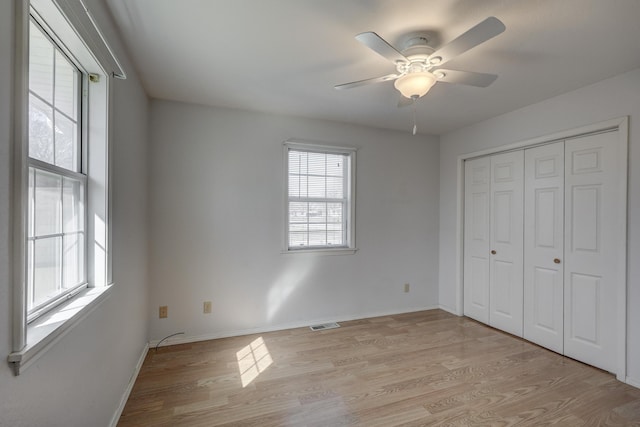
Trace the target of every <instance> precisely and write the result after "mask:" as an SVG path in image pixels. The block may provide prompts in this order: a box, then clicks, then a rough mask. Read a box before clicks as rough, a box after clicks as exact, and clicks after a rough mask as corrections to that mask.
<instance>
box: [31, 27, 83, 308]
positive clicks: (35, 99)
mask: <svg viewBox="0 0 640 427" xmlns="http://www.w3.org/2000/svg"><path fill="white" fill-rule="evenodd" d="M81 84H82V79H81V71H80V69H79V68H78V67H77V66H76V65H75V64H74V63H73V62H72V61H71V60H70V59H69V58H68V57H67V56H66V55H65V54H64V53H63V51H62V50H61V48H60V47H59V46H58V45H57V44H56V43H55V42H54V41H53V40H52V39H51V38H50V37H49V36H48V35H47V33H46V32H45V31H44V29H43V28H42V27H41V26H40V25H39V24H38V23H37V22H35V20H34V19H32V20H31V22H30V28H29V147H28V153H29V157H28V159H29V160H28V163H29V197H28V211H29V213H28V219H27V230H28V231H27V240H28V242H27V245H26V246H27V311H28V320H29V321H31V320H33V319H35V318H36V317H38V315H40V314H42V313H44V312H46V311H47V309H49V308H52V307H54V306H55V305H56V304H57V303H59V302H62V301H64V300H65V298H67V297H68V296H69V295H70V294H71V293H73V292H74V291H77V290H79V289H80V288H81V287H83V286H86V283H87V281H86V276H85V271H86V267H85V260H86V258H87V257H86V245H85V224H86V217H85V216H86V209H85V202H84V201H85V188H86V182H87V176H86V173H85V171H84V167H83V162H82V152H83V147H82V145H83V144H82V137H81V135H82V134H81V131H82V126H81V125H82V120H81V118H82V116H81V112H82V100H81V97H80V94H81V93H82V90H81Z"/></svg>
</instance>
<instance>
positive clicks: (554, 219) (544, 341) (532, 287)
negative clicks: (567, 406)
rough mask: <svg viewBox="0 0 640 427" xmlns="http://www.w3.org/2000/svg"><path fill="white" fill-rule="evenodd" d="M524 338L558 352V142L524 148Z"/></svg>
mask: <svg viewBox="0 0 640 427" xmlns="http://www.w3.org/2000/svg"><path fill="white" fill-rule="evenodd" d="M524 163H525V166H524V170H525V178H524V188H525V196H524V338H526V339H527V340H529V341H532V342H535V343H536V344H540V345H541V346H543V347H547V348H549V349H551V350H553V351H556V352H558V353H563V351H564V318H563V316H564V304H563V300H564V262H563V258H564V142H557V143H554V144H548V145H543V146H541V147H535V148H530V149H527V150H525V155H524Z"/></svg>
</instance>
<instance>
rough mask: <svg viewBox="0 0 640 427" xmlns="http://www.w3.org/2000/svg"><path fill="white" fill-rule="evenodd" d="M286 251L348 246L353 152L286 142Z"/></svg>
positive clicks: (351, 238)
mask: <svg viewBox="0 0 640 427" xmlns="http://www.w3.org/2000/svg"><path fill="white" fill-rule="evenodd" d="M285 147H286V161H287V178H286V179H287V226H286V246H287V250H301V249H331V248H351V247H352V244H353V236H352V230H353V215H352V213H353V207H352V205H351V203H352V196H353V194H352V193H353V189H352V181H353V178H352V171H353V159H354V158H355V152H354V151H353V150H351V149H336V148H333V147H322V146H315V145H311V144H308V145H300V144H296V145H292V144H286V145H285Z"/></svg>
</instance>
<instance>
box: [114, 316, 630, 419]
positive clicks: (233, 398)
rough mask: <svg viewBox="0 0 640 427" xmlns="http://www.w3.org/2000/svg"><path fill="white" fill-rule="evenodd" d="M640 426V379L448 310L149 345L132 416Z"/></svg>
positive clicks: (127, 414) (127, 413)
mask: <svg viewBox="0 0 640 427" xmlns="http://www.w3.org/2000/svg"><path fill="white" fill-rule="evenodd" d="M550 424H555V425H558V426H582V425H594V426H595V425H619V426H640V389H636V388H633V387H631V386H628V385H625V384H623V383H621V382H618V381H616V379H615V378H614V376H613V375H611V374H608V373H606V372H603V371H601V370H598V369H595V368H592V367H589V366H586V365H583V364H581V363H579V362H576V361H574V360H571V359H568V358H565V357H562V356H560V355H558V354H555V353H552V352H550V351H547V350H545V349H543V348H540V347H538V346H536V345H533V344H531V343H528V342H526V341H524V340H521V339H518V338H515V337H513V336H510V335H508V334H504V333H502V332H499V331H496V330H494V329H491V328H489V327H487V326H484V325H482V324H480V323H477V322H475V321H473V320H470V319H467V318H464V317H462V318H461V317H456V316H453V315H451V314H448V313H446V312H443V311H440V310H431V311H423V312H419V313H411V314H403V315H397V316H385V317H379V318H374V319H365V320H358V321H352V322H344V323H342V327H341V328H339V329H332V330H325V331H321V332H312V331H310V330H309V329H308V328H300V329H292V330H287V331H280V332H272V333H265V334H259V335H251V336H243V337H236V338H227V339H219V340H213V341H205V342H199V343H193V344H184V345H175V346H169V347H161V348H160V349H158V351H157V352H156V351H155V350H154V349H151V350H150V351H149V354H148V356H147V359H146V360H145V362H144V365H143V367H142V370H141V372H140V375H139V377H138V379H137V381H136V383H135V386H134V388H133V392H132V394H131V396H130V398H129V401H128V402H127V405H126V407H125V409H124V412H123V414H122V417H121V418H120V423H119V424H118V425H119V426H121V427H124V426H260V427H264V426H330V427H334V426H345V425H350V426H367V427H369V426H383V427H387V426H423V425H447V426H468V425H485V426H489V425H491V426H493V425H495V426H510V425H523V426H530V425H531V426H533V425H535V426H539V425H550Z"/></svg>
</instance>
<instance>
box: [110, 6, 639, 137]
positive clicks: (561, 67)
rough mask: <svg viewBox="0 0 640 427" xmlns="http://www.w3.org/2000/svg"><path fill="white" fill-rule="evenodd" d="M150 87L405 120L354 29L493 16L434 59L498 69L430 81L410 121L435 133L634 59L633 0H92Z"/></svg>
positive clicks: (353, 119) (258, 106) (298, 112)
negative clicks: (484, 37)
mask: <svg viewBox="0 0 640 427" xmlns="http://www.w3.org/2000/svg"><path fill="white" fill-rule="evenodd" d="M106 2H107V4H108V5H109V8H110V9H111V11H112V13H113V15H114V18H115V21H116V24H117V25H118V27H119V29H120V31H121V33H122V36H123V38H124V40H125V43H126V44H127V46H128V49H129V51H130V54H131V57H132V59H133V61H134V63H135V66H136V68H137V71H138V72H139V74H140V76H141V78H142V81H143V84H144V86H145V89H146V90H147V93H148V94H149V95H150V96H151V97H153V98H159V99H169V100H176V101H183V102H191V103H196V104H204V105H211V106H221V107H230V108H240V109H246V110H257V111H265V112H272V113H278V114H288V115H295V116H304V117H312V118H320V119H328V120H337V121H342V122H349V123H357V124H361V125H368V126H375V127H380V128H388V129H399V130H406V131H410V129H411V126H412V113H411V109H410V108H397V102H398V98H399V94H398V92H397V91H396V90H395V89H394V88H393V83H391V82H385V83H379V84H376V85H368V86H363V87H358V88H354V89H350V90H343V91H337V90H334V89H333V86H334V85H336V84H340V83H346V82H351V81H354V80H362V79H366V78H371V77H378V76H381V75H385V74H389V73H392V72H394V71H395V70H394V66H393V65H392V64H391V63H390V62H388V61H387V60H386V59H384V58H382V57H381V56H379V55H378V54H376V53H375V52H373V51H372V50H370V49H368V48H367V47H365V46H364V45H362V44H360V43H359V42H358V41H356V40H355V39H354V36H355V35H356V34H358V33H361V32H364V31H375V32H376V33H378V34H379V35H380V36H381V37H383V38H384V39H386V40H387V41H388V42H389V43H391V44H392V45H394V46H397V47H399V44H400V42H401V40H402V38H403V36H405V35H406V34H407V33H409V32H413V31H419V30H420V31H421V30H428V31H431V32H433V33H434V34H436V39H435V41H434V42H433V43H434V47H438V46H440V45H442V44H444V43H447V42H449V41H451V40H453V39H454V38H455V37H457V36H458V35H460V34H462V33H463V32H465V31H466V30H467V29H469V28H471V27H472V26H474V25H475V24H477V23H479V22H480V21H482V20H483V19H485V18H486V17H488V16H496V17H497V18H499V19H500V20H502V21H503V22H504V24H505V25H506V27H507V29H506V31H505V32H504V33H502V34H500V35H499V36H497V37H495V38H493V39H491V40H489V41H487V42H486V43H483V44H481V45H479V46H478V47H476V48H474V49H472V50H470V51H468V52H466V53H464V54H462V55H460V56H459V57H457V58H456V59H454V60H452V61H451V62H449V63H447V66H446V68H451V69H459V70H466V71H477V72H485V73H493V74H498V75H499V77H498V79H497V80H496V81H495V82H494V83H493V84H492V85H491V86H490V87H488V88H476V87H469V86H460V85H452V84H446V83H438V84H436V86H434V87H433V89H431V91H430V92H429V93H428V94H427V95H426V96H425V97H424V98H422V99H421V100H420V101H419V103H418V105H417V121H418V130H419V132H420V133H424V134H442V133H445V132H447V131H450V130H453V129H457V128H460V127H464V126H466V125H469V124H472V123H476V122H478V121H481V120H484V119H487V118H489V117H493V116H496V115H499V114H502V113H505V112H508V111H512V110H514V109H517V108H519V107H523V106H525V105H529V104H532V103H535V102H538V101H541V100H543V99H546V98H549V97H552V96H555V95H558V94H561V93H564V92H568V91H571V90H573V89H576V88H579V87H582V86H585V85H588V84H591V83H594V82H597V81H599V80H602V79H605V78H607V77H611V76H614V75H617V74H620V73H623V72H625V71H629V70H632V69H634V68H638V67H640V46H639V42H640V23H639V22H640V1H639V0H393V1H391V0H106Z"/></svg>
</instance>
